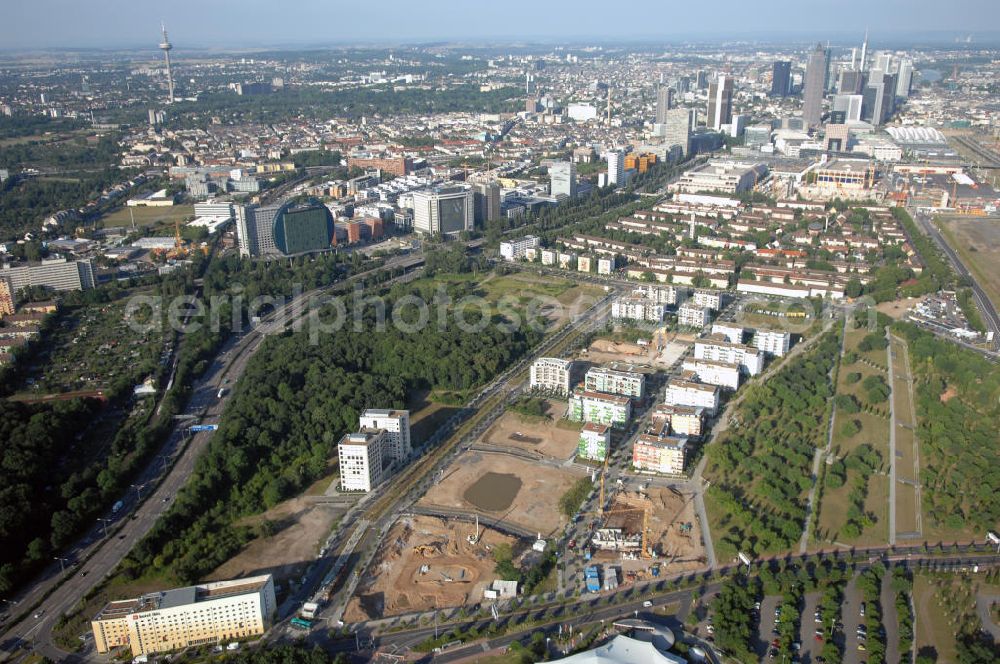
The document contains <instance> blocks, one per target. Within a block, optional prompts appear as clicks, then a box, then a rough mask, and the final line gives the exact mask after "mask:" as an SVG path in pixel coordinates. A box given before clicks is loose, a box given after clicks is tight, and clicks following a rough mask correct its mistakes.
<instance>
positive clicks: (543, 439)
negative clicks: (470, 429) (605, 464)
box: [482, 400, 580, 460]
mask: <svg viewBox="0 0 1000 664" xmlns="http://www.w3.org/2000/svg"><path fill="white" fill-rule="evenodd" d="M546 405H547V412H548V414H549V416H550V417H552V418H553V419H551V420H547V419H541V418H531V417H524V416H522V415H519V414H518V413H514V412H511V411H507V412H506V413H504V414H503V415H502V416H501V417H500V419H498V420H497V421H496V423H495V424H494V425H493V426H492V427H490V428H489V429H488V430H487V431H486V433H485V434H483V438H482V441H483V442H484V443H487V444H489V445H496V446H499V447H514V448H517V449H521V450H525V451H527V452H531V453H534V454H538V455H539V456H542V457H549V458H552V459H559V460H565V459H569V458H570V457H571V456H573V452H574V451H575V450H576V448H577V443H578V441H579V438H580V434H579V431H577V430H574V429H572V428H568V427H564V426H557V425H556V423H557V422H558V421H559V420H560V419H561V418H562V417H563V416H564V415H565V414H566V403H565V402H562V401H552V400H546Z"/></svg>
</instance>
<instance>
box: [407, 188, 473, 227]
mask: <svg viewBox="0 0 1000 664" xmlns="http://www.w3.org/2000/svg"><path fill="white" fill-rule="evenodd" d="M475 207H476V202H475V194H474V193H473V191H472V187H469V186H467V185H466V186H462V185H455V186H447V187H436V188H433V189H424V190H421V191H415V192H414V193H413V230H415V231H417V232H418V233H441V234H442V235H454V234H457V233H461V232H462V231H471V230H473V229H474V228H475Z"/></svg>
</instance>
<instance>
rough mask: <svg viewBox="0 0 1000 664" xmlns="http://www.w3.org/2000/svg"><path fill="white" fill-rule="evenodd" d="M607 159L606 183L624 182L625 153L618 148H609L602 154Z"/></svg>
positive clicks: (616, 183) (621, 183) (622, 183)
mask: <svg viewBox="0 0 1000 664" xmlns="http://www.w3.org/2000/svg"><path fill="white" fill-rule="evenodd" d="M604 158H605V159H607V160H608V184H614V185H624V184H625V153H624V152H622V151H620V150H611V151H609V152H608V153H607V154H605V155H604Z"/></svg>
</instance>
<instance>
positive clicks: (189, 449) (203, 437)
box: [0, 256, 423, 661]
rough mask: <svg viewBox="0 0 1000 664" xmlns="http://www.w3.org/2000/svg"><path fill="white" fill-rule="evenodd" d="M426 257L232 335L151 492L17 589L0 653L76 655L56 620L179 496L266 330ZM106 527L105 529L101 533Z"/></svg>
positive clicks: (197, 390)
mask: <svg viewBox="0 0 1000 664" xmlns="http://www.w3.org/2000/svg"><path fill="white" fill-rule="evenodd" d="M422 262H423V259H422V257H418V256H398V257H395V258H393V259H391V260H389V261H387V262H386V263H385V264H383V265H382V266H379V267H377V268H374V269H373V270H369V271H366V272H363V273H360V274H357V275H354V276H352V277H350V278H348V279H346V280H343V281H341V282H337V283H336V284H333V285H331V286H329V287H326V288H323V289H318V290H316V291H310V292H306V293H301V294H299V295H297V296H296V297H294V298H291V299H289V300H288V302H286V303H285V304H284V305H282V306H280V307H278V308H277V309H275V310H274V311H273V312H271V313H270V314H269V315H267V316H265V317H264V318H263V319H262V321H261V323H260V324H259V325H257V326H255V327H253V328H251V329H250V330H249V331H247V332H246V333H245V334H241V335H235V336H232V337H230V339H229V340H227V341H226V342H225V343H224V344H223V346H222V348H221V349H220V352H219V354H218V355H217V356H216V358H215V359H214V360H213V361H212V363H211V364H210V365H209V367H208V368H207V369H206V371H205V373H204V374H203V375H202V377H201V378H200V379H198V380H197V381H196V382H195V384H194V386H193V387H192V393H191V398H190V400H189V402H188V405H187V408H186V409H185V410H184V412H183V413H182V415H183V416H186V417H187V418H188V419H185V420H180V421H178V423H177V424H176V425H175V428H174V430H173V432H172V433H171V434H170V436H169V438H168V440H167V442H166V443H165V444H164V445H163V447H162V449H161V451H160V453H159V455H157V457H156V458H154V459H153V460H152V461H151V462H150V463H149V464H148V466H147V468H146V470H145V471H144V473H143V474H142V475H141V477H142V478H143V479H142V481H141V482H138V483H137V484H150V483H153V482H155V481H156V480H157V479H159V478H161V477H162V478H163V479H162V480H161V481H160V482H159V484H158V485H157V486H156V488H155V489H154V491H153V493H152V494H151V495H150V494H147V495H145V496H143V498H144V499H145V500H144V502H142V503H141V504H140V505H139V506H138V508H137V509H134V507H135V504H136V500H135V498H136V495H134V494H132V493H131V491H132V490H131V489H130V490H129V493H128V494H126V495H125V496H123V501H125V502H126V504H125V506H124V507H123V508H122V509H121V510H119V512H118V513H117V514H113V515H112V514H109V515H108V516H107V517H106V518H107V521H102V522H100V523H99V524H98V525H95V527H94V528H93V529H92V531H91V532H90V533H87V534H86V535H85V536H84V537H83V538H82V539H81V541H80V543H79V544H78V545H77V546H76V547H74V548H73V549H72V550H71V551H70V553H69V555H67V556H66V557H67V558H69V559H70V560H74V561H83V562H81V564H79V565H78V566H75V567H73V568H71V569H70V570H69V573H68V574H66V575H61V574H56V575H48V576H45V577H43V578H41V579H40V580H39V581H38V582H36V583H35V584H33V585H32V586H31V587H30V588H28V589H26V590H25V591H24V592H23V593H22V594H21V595H20V596H19V598H18V599H17V600H16V601H17V603H18V604H17V606H18V608H19V609H20V610H22V611H24V610H25V609H28V608H30V609H31V611H30V612H28V613H26V614H25V615H24V616H23V617H22V618H21V619H20V620H18V621H16V622H13V623H11V624H10V625H8V626H6V629H5V631H4V633H3V635H2V636H0V661H2V660H3V659H6V658H9V656H10V653H11V652H12V651H13V650H14V649H16V648H17V647H18V646H20V645H23V642H25V641H28V642H29V643H32V644H34V647H35V649H36V650H37V651H38V652H40V653H42V654H43V655H45V656H47V657H49V658H50V659H52V660H54V661H75V660H76V659H77V658H74V657H73V656H71V655H69V654H68V653H65V652H63V651H62V650H60V649H59V648H57V647H56V646H55V645H54V643H53V638H52V629H53V626H54V624H55V622H56V620H57V619H58V618H59V616H61V615H62V614H63V613H65V612H67V611H69V610H70V609H72V608H73V607H74V605H75V604H76V603H77V601H78V600H79V599H80V598H81V597H83V596H84V595H86V594H87V593H88V592H89V591H90V590H92V589H93V588H94V587H95V586H96V585H98V584H99V583H100V581H101V580H102V579H103V578H104V577H105V576H107V575H109V574H110V573H111V572H112V571H113V570H114V569H115V568H116V567H117V565H118V563H119V562H121V560H122V559H123V558H124V557H125V555H126V554H128V552H129V551H130V550H131V549H132V547H133V546H134V545H135V544H136V543H137V542H138V541H139V540H140V539H142V538H143V537H144V536H145V535H146V533H148V532H149V531H150V529H152V527H153V525H154V524H155V523H156V521H157V519H159V517H160V516H161V515H162V514H163V513H164V512H165V511H166V510H167V509H168V508H169V507H170V504H171V502H172V501H173V498H174V496H176V495H177V492H178V491H179V490H180V489H181V487H182V486H184V484H185V483H186V482H187V479H188V477H190V475H191V472H192V470H193V469H194V465H195V462H196V461H197V459H198V457H199V456H200V454H201V452H202V451H203V450H204V448H205V446H206V445H207V443H208V441H209V439H210V437H211V435H212V434H211V432H204V433H197V434H194V435H193V436H188V435H187V434H186V430H187V428H188V427H189V426H190V424H191V423H192V422H193V421H196V420H200V421H201V422H204V423H216V422H217V421H218V418H219V417H220V416H221V414H222V412H223V410H224V408H225V405H226V403H228V401H229V399H230V398H231V397H232V391H231V390H230V391H228V392H227V393H226V394H224V395H223V396H222V398H217V396H216V395H217V393H218V390H219V387H220V386H222V385H224V384H229V385H235V384H236V383H237V381H238V380H239V378H240V376H241V375H242V374H243V371H244V370H245V369H246V366H247V364H248V362H249V361H250V359H251V358H252V357H253V354H254V353H255V352H256V351H257V349H258V348H259V347H260V345H261V343H262V342H263V340H264V338H265V337H266V336H267V335H268V334H271V333H276V332H280V331H281V330H282V329H284V327H285V325H287V324H289V323H290V322H291V321H293V320H295V319H296V318H297V317H298V318H301V317H302V316H304V315H306V314H308V312H309V310H310V309H309V308H308V307H307V306H306V305H307V304H308V303H309V302H310V301H311V300H312V299H313V298H315V297H317V296H318V295H319V294H322V293H328V292H331V291H334V290H340V289H343V288H345V287H348V286H349V285H350V284H351V283H353V282H355V281H358V280H363V279H364V278H365V277H367V276H370V275H371V274H373V273H375V272H379V271H384V270H394V269H410V268H413V267H417V266H419V265H420V264H421V263H422ZM164 470H166V471H167V474H166V476H165V477H163V473H164ZM105 531H106V532H107V535H108V536H107V537H104V536H103V535H104V533H105ZM62 579H65V581H64V582H63V583H62V585H58V584H59V582H60V580H62ZM40 602H41V606H42V607H43V609H44V613H43V614H42V616H41V617H40V618H39V619H35V618H34V617H33V616H34V615H35V609H34V608H33V607H34V606H36V605H38V604H39V603H40Z"/></svg>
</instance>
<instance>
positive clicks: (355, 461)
mask: <svg viewBox="0 0 1000 664" xmlns="http://www.w3.org/2000/svg"><path fill="white" fill-rule="evenodd" d="M386 438H387V436H386V432H385V431H384V430H382V429H369V430H364V431H358V432H355V433H349V434H346V435H345V436H344V437H343V438H341V439H340V442H339V443H337V457H338V460H339V461H340V489H341V490H342V491H364V492H368V491H371V490H372V489H374V488H375V487H377V486H378V485H379V484H380V483H381V482H382V480H383V479H385V473H384V472H383V468H382V466H383V463H384V459H385V457H386V449H385V448H386Z"/></svg>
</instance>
